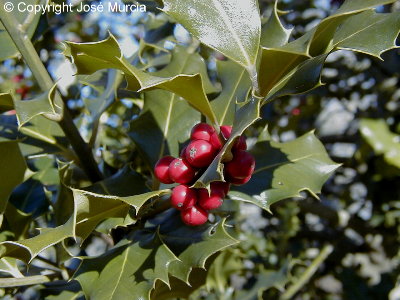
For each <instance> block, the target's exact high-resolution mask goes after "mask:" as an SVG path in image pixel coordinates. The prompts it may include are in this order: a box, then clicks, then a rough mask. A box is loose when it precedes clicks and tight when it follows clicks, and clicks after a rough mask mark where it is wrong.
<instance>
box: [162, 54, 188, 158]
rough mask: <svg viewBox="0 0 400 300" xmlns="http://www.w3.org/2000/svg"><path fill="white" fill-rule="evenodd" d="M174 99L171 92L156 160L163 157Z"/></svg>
mask: <svg viewBox="0 0 400 300" xmlns="http://www.w3.org/2000/svg"><path fill="white" fill-rule="evenodd" d="M190 56H191V54H187V55H186V58H185V60H184V62H183V64H182V66H181V68H180V69H179V74H181V73H183V71H184V70H185V68H186V65H187V63H188V61H189V58H190ZM176 97H177V95H176V94H175V93H172V92H171V100H170V104H169V108H168V114H167V120H166V123H165V126H164V134H163V139H162V142H161V148H160V152H159V154H158V159H160V158H161V157H162V156H163V155H164V150H165V143H166V141H167V136H168V132H169V128H170V125H171V124H170V123H171V115H172V108H173V106H174V104H175V100H176Z"/></svg>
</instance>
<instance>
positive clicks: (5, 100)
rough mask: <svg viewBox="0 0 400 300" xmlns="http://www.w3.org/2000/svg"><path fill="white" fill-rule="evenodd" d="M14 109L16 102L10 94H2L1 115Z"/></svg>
mask: <svg viewBox="0 0 400 300" xmlns="http://www.w3.org/2000/svg"><path fill="white" fill-rule="evenodd" d="M12 109H14V102H13V99H12V96H11V95H10V94H7V93H4V94H0V114H2V113H3V112H6V111H9V110H12Z"/></svg>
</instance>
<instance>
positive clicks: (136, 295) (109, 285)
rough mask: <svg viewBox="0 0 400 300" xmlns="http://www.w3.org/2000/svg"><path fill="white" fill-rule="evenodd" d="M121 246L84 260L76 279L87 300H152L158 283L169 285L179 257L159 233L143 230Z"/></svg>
mask: <svg viewBox="0 0 400 300" xmlns="http://www.w3.org/2000/svg"><path fill="white" fill-rule="evenodd" d="M120 244H122V245H119V246H117V247H115V248H114V249H112V250H110V251H108V252H106V253H105V254H103V255H101V256H99V257H95V258H86V259H83V261H82V263H81V265H80V267H79V269H78V271H77V273H76V274H75V276H74V277H75V279H76V280H78V281H79V283H80V284H81V286H82V289H83V291H84V293H85V295H86V297H87V299H150V292H151V290H152V289H153V287H154V285H155V283H156V281H158V280H160V281H162V282H164V283H166V284H167V285H168V284H169V279H168V268H169V265H170V264H171V263H172V262H173V261H176V260H177V257H176V256H175V255H174V254H173V253H172V252H171V251H170V250H169V248H168V247H167V246H166V245H165V244H164V243H163V242H162V241H161V239H160V237H159V236H158V234H157V233H152V234H149V233H146V232H145V231H144V230H143V231H140V232H137V233H136V234H135V235H134V237H133V239H132V241H128V240H124V241H123V242H122V243H120Z"/></svg>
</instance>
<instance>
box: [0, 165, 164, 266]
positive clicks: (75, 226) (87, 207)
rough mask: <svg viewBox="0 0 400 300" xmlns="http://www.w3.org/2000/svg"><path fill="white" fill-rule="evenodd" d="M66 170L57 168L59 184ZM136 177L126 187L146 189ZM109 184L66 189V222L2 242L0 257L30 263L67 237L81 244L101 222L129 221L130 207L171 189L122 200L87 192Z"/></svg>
mask: <svg viewBox="0 0 400 300" xmlns="http://www.w3.org/2000/svg"><path fill="white" fill-rule="evenodd" d="M67 169H68V165H64V166H62V167H61V169H60V178H61V180H62V181H61V184H62V185H64V180H65V177H64V175H65V173H66V171H67ZM137 177H139V179H140V181H137V182H135V181H130V182H129V185H132V186H136V187H137V186H139V187H140V189H141V190H143V189H145V187H144V184H143V179H142V178H141V176H139V175H137ZM112 184H115V180H114V178H110V179H106V180H105V181H103V182H100V183H97V185H95V186H94V187H91V188H87V190H80V189H74V188H69V189H70V193H71V192H72V195H73V201H74V205H73V207H72V212H70V214H69V218H68V220H67V221H66V222H65V223H64V224H62V225H60V226H57V227H55V228H42V229H41V230H40V234H39V235H37V236H35V237H32V238H29V239H26V240H20V241H15V242H14V241H6V242H3V243H1V244H0V257H15V258H18V259H21V260H23V261H25V262H27V263H29V262H31V261H32V260H33V259H34V258H35V257H36V256H37V255H38V254H39V253H40V252H42V251H43V250H45V249H47V248H48V247H51V246H53V245H55V244H57V243H59V242H61V241H63V240H64V239H66V238H68V237H74V238H75V237H76V236H79V237H81V238H82V242H83V241H84V240H85V239H86V238H87V237H88V236H89V235H90V233H91V232H92V231H93V230H94V229H95V228H96V226H97V225H98V224H100V223H101V222H102V221H104V220H106V219H109V218H122V219H125V218H129V216H128V212H129V209H130V207H132V208H134V209H135V210H136V211H137V210H139V209H140V207H141V206H142V205H143V204H144V203H145V202H146V201H147V200H149V199H150V198H153V197H156V196H161V195H164V194H168V193H170V190H161V191H153V192H147V193H143V194H136V195H133V196H126V197H125V196H115V195H105V194H97V193H94V192H92V191H90V189H92V190H97V189H98V188H99V187H101V188H103V189H105V188H107V186H108V187H109V186H110V185H112ZM115 185H116V186H118V185H117V184H115ZM128 188H129V187H128ZM107 189H108V188H107ZM64 192H65V191H64ZM70 193H68V192H67V193H65V194H64V197H68V195H69V194H70ZM58 200H62V199H58ZM67 202H68V199H67ZM99 204H101V205H99ZM129 220H130V218H129Z"/></svg>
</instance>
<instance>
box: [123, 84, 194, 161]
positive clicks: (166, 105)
mask: <svg viewBox="0 0 400 300" xmlns="http://www.w3.org/2000/svg"><path fill="white" fill-rule="evenodd" d="M144 100H145V101H144V107H143V110H142V112H141V114H140V115H139V117H138V118H137V119H135V120H133V121H132V122H131V124H130V130H129V136H130V137H131V138H132V139H133V140H134V142H135V144H136V146H137V147H138V149H139V150H140V152H141V154H142V155H143V157H145V158H146V160H147V161H148V163H149V166H150V167H151V168H153V167H154V165H155V164H156V162H157V161H158V160H159V159H160V158H161V157H163V156H165V155H172V156H174V157H177V156H179V145H182V144H184V143H185V142H186V141H187V140H188V138H189V136H190V131H191V129H192V128H193V126H194V125H196V124H197V123H199V122H200V114H199V113H198V112H197V111H195V110H194V109H193V108H191V107H190V106H189V105H188V104H187V102H186V101H184V100H183V99H181V98H180V97H179V96H177V95H176V94H173V93H171V92H168V91H163V90H155V91H149V92H146V93H144Z"/></svg>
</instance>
